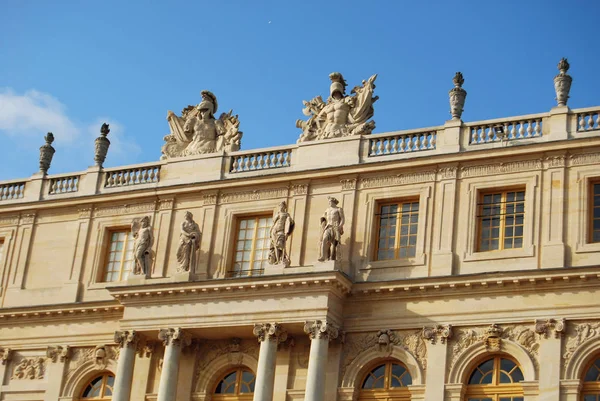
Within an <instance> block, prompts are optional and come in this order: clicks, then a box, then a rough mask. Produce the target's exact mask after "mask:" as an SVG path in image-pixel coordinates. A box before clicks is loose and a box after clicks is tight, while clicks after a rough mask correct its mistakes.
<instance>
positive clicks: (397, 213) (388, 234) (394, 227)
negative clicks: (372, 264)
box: [375, 200, 419, 260]
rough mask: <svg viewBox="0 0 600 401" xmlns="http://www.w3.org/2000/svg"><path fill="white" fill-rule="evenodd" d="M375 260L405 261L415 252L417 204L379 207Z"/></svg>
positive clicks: (397, 203)
mask: <svg viewBox="0 0 600 401" xmlns="http://www.w3.org/2000/svg"><path fill="white" fill-rule="evenodd" d="M378 216H379V218H378V221H379V230H378V234H377V250H376V253H375V256H376V260H392V259H407V258H412V257H414V256H415V254H416V251H417V227H418V223H419V202H418V201H417V200H408V201H401V202H394V203H386V204H382V205H380V207H379V214H378Z"/></svg>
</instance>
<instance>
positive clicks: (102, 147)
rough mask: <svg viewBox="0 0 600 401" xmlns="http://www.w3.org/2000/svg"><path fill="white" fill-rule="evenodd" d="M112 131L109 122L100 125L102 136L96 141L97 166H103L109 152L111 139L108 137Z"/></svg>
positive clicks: (95, 156) (95, 157) (95, 155)
mask: <svg viewBox="0 0 600 401" xmlns="http://www.w3.org/2000/svg"><path fill="white" fill-rule="evenodd" d="M109 133H110V128H109V126H108V124H107V123H104V124H102V126H101V127H100V136H99V137H98V138H96V141H94V145H95V149H94V161H95V162H96V166H98V167H102V165H103V164H104V160H106V154H107V153H108V147H109V146H110V141H109V140H108V138H107V137H106V136H107V135H108V134H109Z"/></svg>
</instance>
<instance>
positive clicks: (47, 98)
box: [0, 89, 81, 143]
mask: <svg viewBox="0 0 600 401" xmlns="http://www.w3.org/2000/svg"><path fill="white" fill-rule="evenodd" d="M66 110H67V108H66V107H65V105H64V104H62V103H61V102H60V101H58V99H56V98H55V97H53V96H52V95H50V94H47V93H43V92H38V91H36V90H29V91H27V92H25V93H24V94H22V95H19V94H16V93H15V92H14V91H12V90H11V89H1V90H0V131H3V132H4V133H6V134H7V135H9V136H18V137H20V138H22V137H24V136H25V137H34V136H35V137H39V136H41V135H42V136H43V134H45V133H46V132H54V133H55V135H60V138H61V140H62V141H64V142H65V143H72V142H73V141H75V140H76V139H77V138H78V137H79V136H80V133H81V131H80V129H79V128H78V127H77V126H76V124H75V123H73V121H71V119H70V118H69V117H68V116H67V114H66Z"/></svg>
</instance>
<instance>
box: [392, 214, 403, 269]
mask: <svg viewBox="0 0 600 401" xmlns="http://www.w3.org/2000/svg"><path fill="white" fill-rule="evenodd" d="M401 227H402V203H398V210H397V211H396V233H395V234H394V235H395V236H396V238H394V259H399V258H400V232H401V230H400V229H401Z"/></svg>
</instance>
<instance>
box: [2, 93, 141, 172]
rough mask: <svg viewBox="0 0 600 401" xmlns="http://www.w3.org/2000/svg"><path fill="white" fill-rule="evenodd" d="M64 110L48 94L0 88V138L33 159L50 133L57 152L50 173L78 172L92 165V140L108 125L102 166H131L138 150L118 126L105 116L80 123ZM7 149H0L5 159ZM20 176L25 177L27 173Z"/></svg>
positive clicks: (123, 129) (138, 147)
mask: <svg viewBox="0 0 600 401" xmlns="http://www.w3.org/2000/svg"><path fill="white" fill-rule="evenodd" d="M67 111H68V109H67V107H66V106H65V105H64V104H63V103H62V102H60V101H59V100H58V99H57V98H55V97H54V96H52V95H50V94H48V93H44V92H39V91H36V90H28V91H26V92H25V93H22V94H20V93H16V92H15V91H14V90H12V89H10V88H4V89H2V88H0V137H2V136H4V137H6V139H7V140H8V141H14V143H15V144H20V145H21V146H19V148H20V153H25V154H26V155H31V158H32V159H34V160H35V159H36V155H37V154H38V152H39V151H38V148H39V146H40V145H42V144H43V137H44V135H45V133H46V132H53V133H54V136H55V138H56V139H57V141H56V142H55V145H54V146H55V148H56V150H57V152H56V155H55V157H54V160H53V162H52V165H53V167H52V168H51V171H50V173H58V172H68V171H79V170H83V169H85V168H87V167H88V166H90V165H92V164H93V160H94V140H95V138H97V137H98V136H99V135H100V127H101V126H102V123H104V122H106V123H108V124H110V134H109V135H108V138H109V140H110V142H111V143H110V148H109V150H108V156H107V158H106V163H105V165H110V166H116V165H122V164H132V163H135V161H136V159H137V156H139V154H140V153H141V147H140V146H139V144H138V143H136V141H135V139H134V138H130V137H127V135H126V134H125V127H124V126H123V125H122V124H120V123H119V122H118V121H115V120H112V119H111V118H108V117H102V118H100V117H98V118H96V119H94V120H93V121H91V122H89V121H88V122H84V123H80V122H77V121H76V120H74V119H73V118H72V117H71V116H69V114H68V113H67ZM23 139H26V141H23ZM32 140H33V141H35V142H34V143H33V144H32ZM59 144H60V146H58V147H57V145H59ZM24 146H26V148H25V149H24ZM9 149H11V147H4V148H3V149H1V150H0V157H1V156H6V153H5V152H10V151H9ZM27 158H30V157H29V156H27ZM57 170H59V171H57ZM24 173H25V174H24V175H27V174H29V171H27V172H24Z"/></svg>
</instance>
